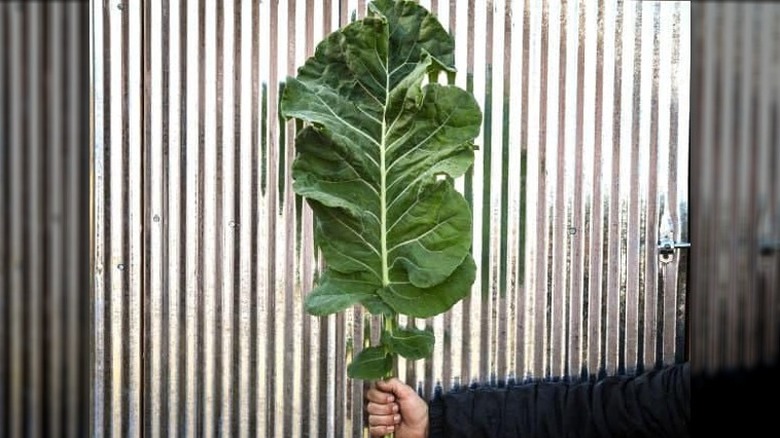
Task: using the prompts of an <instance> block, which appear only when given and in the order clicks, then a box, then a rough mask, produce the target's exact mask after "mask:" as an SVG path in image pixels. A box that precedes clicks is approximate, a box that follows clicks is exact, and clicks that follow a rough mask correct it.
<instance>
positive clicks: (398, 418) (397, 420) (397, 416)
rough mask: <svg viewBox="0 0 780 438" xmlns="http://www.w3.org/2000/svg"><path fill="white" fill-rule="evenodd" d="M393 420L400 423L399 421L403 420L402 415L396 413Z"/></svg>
mask: <svg viewBox="0 0 780 438" xmlns="http://www.w3.org/2000/svg"><path fill="white" fill-rule="evenodd" d="M393 421H395V422H396V423H398V422H399V421H401V416H400V415H395V416H393Z"/></svg>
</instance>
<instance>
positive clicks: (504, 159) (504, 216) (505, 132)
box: [498, 81, 510, 297]
mask: <svg viewBox="0 0 780 438" xmlns="http://www.w3.org/2000/svg"><path fill="white" fill-rule="evenodd" d="M505 85H506V88H505V89H504V101H503V106H502V109H503V111H504V117H503V120H502V121H501V135H502V142H501V176H502V178H501V257H500V260H501V262H500V263H501V265H500V266H499V270H498V272H499V277H498V281H499V286H498V289H499V291H500V293H501V297H505V296H506V271H507V268H506V265H507V242H508V241H509V233H508V230H507V223H508V222H509V217H508V216H509V208H508V206H509V193H508V192H509V178H510V175H509V91H510V88H509V87H510V85H509V81H506V82H505Z"/></svg>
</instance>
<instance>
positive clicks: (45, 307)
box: [0, 2, 89, 437]
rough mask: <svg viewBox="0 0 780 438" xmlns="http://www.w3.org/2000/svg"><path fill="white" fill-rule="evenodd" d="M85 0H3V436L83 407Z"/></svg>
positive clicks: (74, 422) (49, 430) (37, 430)
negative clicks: (81, 1) (68, 0)
mask: <svg viewBox="0 0 780 438" xmlns="http://www.w3.org/2000/svg"><path fill="white" fill-rule="evenodd" d="M87 6H88V5H87V4H79V3H55V4H48V3H39V2H32V3H28V2H3V3H2V4H0V47H3V48H4V56H2V57H0V436H4V437H5V436H8V437H19V436H73V437H75V436H83V435H84V434H85V433H86V432H87V415H88V401H89V399H88V394H87V391H86V388H87V387H88V372H87V369H88V364H89V358H88V352H89V349H88V342H89V337H88V336H89V330H88V321H89V319H88V318H87V311H86V309H87V306H88V303H89V301H88V300H89V288H88V272H89V270H88V266H87V263H86V261H87V260H88V257H87V254H88V251H89V245H88V232H89V227H88V224H89V222H88V218H89V217H88V213H87V212H88V207H89V205H88V199H89V198H88V193H89V179H88V175H89V174H88V166H89V147H88V145H89V140H88V131H87V127H88V123H87V120H88V116H89V113H88V107H87V105H85V102H87V99H86V97H85V95H87V93H88V81H87V74H88V71H87V68H88V63H87V62H86V60H85V57H84V56H83V52H82V51H81V49H82V48H83V46H84V45H85V44H86V43H87V33H86V32H85V31H84V29H85V26H86V25H87V13H88V9H87Z"/></svg>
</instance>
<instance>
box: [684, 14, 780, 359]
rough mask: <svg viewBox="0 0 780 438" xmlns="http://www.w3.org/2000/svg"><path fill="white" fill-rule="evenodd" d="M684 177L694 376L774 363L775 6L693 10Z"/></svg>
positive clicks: (779, 347)
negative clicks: (687, 172)
mask: <svg viewBox="0 0 780 438" xmlns="http://www.w3.org/2000/svg"><path fill="white" fill-rule="evenodd" d="M694 10H695V13H694V14H693V16H694V17H696V18H695V20H696V22H695V24H696V26H695V29H696V30H697V33H696V35H694V39H693V47H694V49H695V50H696V52H697V53H698V54H699V55H698V56H699V59H700V62H697V63H696V65H697V67H698V68H699V69H700V70H698V71H695V72H694V75H695V76H696V77H699V78H701V80H699V81H697V82H696V84H695V87H693V90H692V91H693V93H694V94H693V100H692V102H693V103H694V104H695V105H696V108H697V111H696V112H695V114H696V119H695V121H696V123H695V124H694V125H693V126H695V127H696V130H695V131H693V132H692V134H693V137H692V139H693V141H692V144H693V145H695V149H693V150H692V151H691V153H692V157H694V158H695V159H696V161H697V162H698V163H701V164H700V165H699V166H696V167H695V168H694V169H696V170H695V172H693V173H692V178H691V181H692V185H691V189H692V195H691V196H692V198H691V199H692V200H695V205H693V206H692V207H693V208H692V216H691V224H692V240H693V242H692V244H693V247H692V259H691V261H692V264H691V286H690V287H691V291H692V292H694V293H695V295H694V297H695V301H692V307H691V309H690V321H691V324H692V326H691V335H692V337H693V339H695V342H692V343H691V358H692V363H693V364H694V366H695V369H696V371H700V372H708V373H709V372H715V371H720V370H723V369H732V370H733V369H750V368H753V367H758V366H761V365H771V364H776V363H777V360H778V359H779V358H780V318H779V317H778V315H780V178H778V172H777V169H778V168H780V154H779V153H778V151H780V147H778V146H780V112H778V104H780V87H778V84H777V78H778V74H779V73H780V52H779V51H778V45H777V41H778V37H779V36H780V25H779V24H778V23H780V7H778V5H776V4H771V3H758V2H753V3H739V2H731V3H725V4H722V5H721V4H711V3H704V4H697V5H696V6H695V8H694Z"/></svg>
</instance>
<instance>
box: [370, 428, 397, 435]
mask: <svg viewBox="0 0 780 438" xmlns="http://www.w3.org/2000/svg"><path fill="white" fill-rule="evenodd" d="M368 431H369V433H371V436H385V435H387V434H388V433H393V431H395V427H393V426H371V427H369V428H368Z"/></svg>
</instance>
